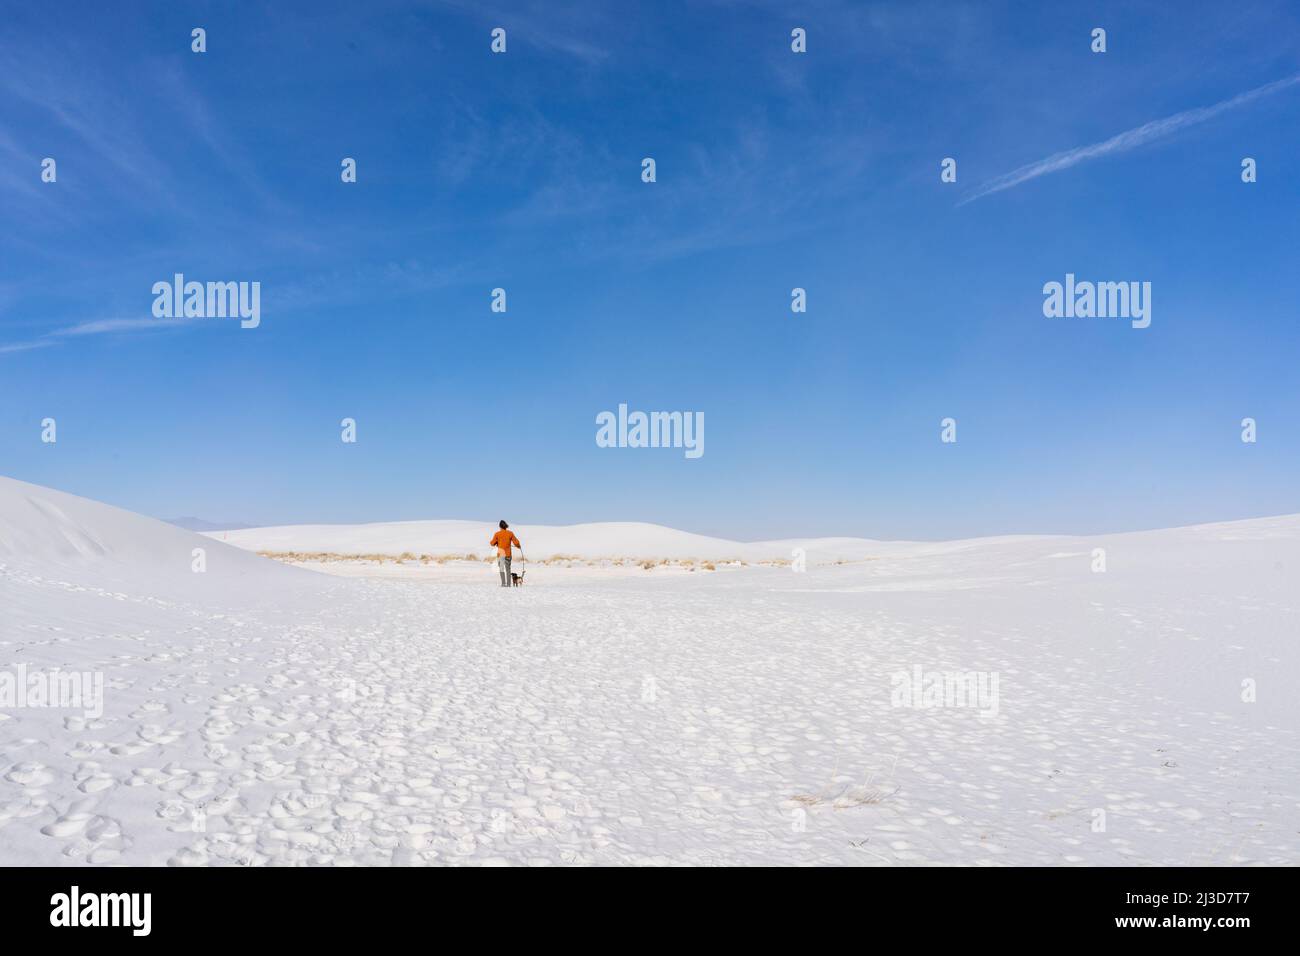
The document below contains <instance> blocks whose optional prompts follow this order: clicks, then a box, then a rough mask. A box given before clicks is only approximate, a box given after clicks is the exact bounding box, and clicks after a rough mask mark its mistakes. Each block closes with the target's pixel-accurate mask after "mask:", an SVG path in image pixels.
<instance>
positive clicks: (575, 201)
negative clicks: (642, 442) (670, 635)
mask: <svg viewBox="0 0 1300 956" xmlns="http://www.w3.org/2000/svg"><path fill="white" fill-rule="evenodd" d="M63 6H65V7H67V8H69V9H67V10H65V12H62V13H60V14H59V15H57V16H55V15H54V14H53V13H51V12H49V10H48V9H46V8H40V7H31V6H28V7H21V8H18V7H13V8H10V9H9V10H7V12H6V17H7V24H6V29H5V31H4V34H3V37H0V198H2V199H3V203H2V205H0V216H2V217H3V229H0V263H2V265H0V473H4V474H7V475H10V476H12V477H16V478H21V479H23V480H27V481H33V482H36V483H40V484H45V485H51V486H54V487H57V488H61V489H64V490H67V491H71V492H74V493H76V494H81V495H85V496H88V497H92V498H96V499H100V500H104V501H108V502H111V503H113V504H117V505H120V506H122V507H126V508H130V509H132V510H136V511H140V512H143V513H146V514H153V515H158V516H170V515H179V514H187V515H198V516H200V517H203V518H206V519H210V520H220V521H242V522H247V523H253V524H268V523H295V522H308V521H330V522H348V521H376V520H401V519H414V518H434V517H468V518H483V519H488V520H495V519H496V518H498V517H501V516H505V517H507V518H508V519H509V520H511V521H512V522H515V523H518V524H526V523H570V522H577V521H601V520H644V521H655V522H659V523H663V524H668V525H673V526H676V527H681V528H686V529H689V530H694V531H699V532H703V533H710V534H718V535H723V536H728V537H734V538H741V539H757V538H764V537H776V536H792V535H805V534H807V535H822V534H848V535H863V536H870V537H914V538H940V537H958V536H968V535H977V534H995V533H1013V532H1079V533H1087V532H1104V531H1114V530H1129V529H1138V528H1149V527H1161V526H1169V525H1175V524H1188V523H1195V522H1202V521H1212V520H1227V519H1232V518H1240V517H1250V516H1257V515H1266V514H1280V513H1291V512H1296V511H1300V484H1298V483H1297V482H1296V480H1295V478H1296V475H1297V474H1300V426H1298V425H1297V417H1298V413H1300V384H1297V383H1298V382H1300V375H1297V355H1300V331H1297V302H1300V269H1297V267H1296V250H1297V248H1300V243H1298V242H1297V240H1300V235H1298V233H1300V227H1298V226H1297V218H1298V217H1297V210H1298V209H1300V205H1298V200H1300V188H1298V187H1297V183H1296V178H1295V177H1296V175H1297V168H1296V163H1297V157H1300V123H1297V115H1298V114H1300V85H1293V86H1288V87H1285V88H1282V89H1277V90H1274V91H1272V92H1269V93H1267V94H1266V95H1260V96H1257V97H1254V98H1248V99H1246V100H1244V101H1242V102H1239V103H1237V104H1236V105H1232V106H1229V107H1226V108H1224V109H1222V110H1219V111H1217V112H1214V113H1213V115H1209V116H1208V117H1205V118H1202V119H1201V121H1199V122H1191V121H1188V122H1186V123H1183V122H1180V121H1175V122H1174V123H1172V124H1170V128H1168V129H1166V128H1163V127H1162V128H1160V129H1159V130H1158V131H1157V132H1156V133H1154V134H1153V135H1151V136H1150V137H1140V138H1141V139H1142V141H1141V142H1140V143H1138V144H1137V145H1135V146H1133V147H1132V148H1127V147H1126V148H1119V149H1114V150H1102V151H1101V155H1096V156H1087V157H1086V158H1084V159H1083V160H1082V161H1080V162H1078V163H1077V164H1074V165H1069V166H1068V168H1062V169H1060V170H1058V171H1055V172H1051V173H1049V174H1047V175H1041V176H1035V177H1031V178H1029V179H1027V180H1025V181H1024V182H1020V183H1018V184H1016V185H1013V186H1011V187H1010V188H1007V189H1003V190H1000V191H997V192H993V193H990V194H988V195H982V196H979V193H980V191H981V187H983V186H984V185H985V184H989V183H997V182H998V181H999V177H1005V176H1006V175H1007V174H1008V173H1011V172H1012V171H1013V170H1017V169H1020V168H1021V167H1025V166H1026V165H1028V164H1034V163H1037V162H1039V161H1042V160H1044V159H1046V158H1048V157H1051V156H1054V155H1056V154H1059V153H1062V152H1063V151H1068V150H1073V149H1077V148H1079V147H1086V146H1089V145H1090V144H1096V143H1102V142H1105V141H1107V140H1109V139H1110V138H1112V137H1115V136H1116V135H1117V134H1122V133H1124V132H1125V131H1129V130H1134V129H1138V128H1141V127H1142V126H1143V125H1144V124H1148V123H1151V122H1152V121H1155V120H1161V119H1164V118H1166V117H1172V116H1178V115H1180V114H1184V113H1185V112H1186V111H1189V110H1197V109H1200V108H1204V107H1209V106H1213V105H1214V104H1218V103H1223V102H1225V101H1231V100H1232V99H1233V98H1234V97H1237V96H1239V95H1240V94H1243V93H1246V92H1247V91H1251V90H1255V89H1257V88H1259V87H1262V86H1264V85H1265V84H1269V83H1273V82H1276V81H1279V80H1286V79H1288V78H1291V77H1295V76H1296V75H1297V73H1300V8H1297V7H1296V6H1295V5H1294V4H1289V3H1284V2H1277V3H1267V2H1265V3H1246V4H1240V5H1231V6H1229V5H1224V4H1210V3H1206V4H1197V3H1187V4H1179V5H1178V15H1177V16H1171V15H1170V14H1169V12H1168V11H1169V9H1170V5H1169V4H1166V3H1132V2H1124V3H1090V4H1086V5H1085V4H1071V5H1065V4H1036V3H1035V4H1030V3H1024V4H996V3H992V4H990V3H971V4H963V3H959V2H943V3H926V2H900V3H809V4H797V3H795V4H790V3H770V4H769V3H753V2H750V3H740V2H734V3H728V2H711V3H710V2H702V3H695V4H667V3H665V4H643V5H637V6H633V5H630V4H625V3H608V4H598V3H577V4H563V3H559V2H551V0H548V2H537V3H505V4H501V5H499V6H496V7H494V5H493V4H492V3H477V2H474V3H470V2H464V3H431V2H430V3H387V2H382V0H379V2H369V3H365V4H330V3H319V4H311V5H308V4H296V3H289V4H265V5H263V4H257V5H253V4H228V3H224V2H223V3H206V4H205V3H195V4H187V3H162V2H158V3H141V4H129V5H120V6H115V8H114V10H113V11H112V12H111V13H110V12H108V11H107V10H106V9H105V8H104V6H103V5H102V4H84V5H80V9H79V10H78V6H79V5H77V4H71V5H63ZM196 26H201V27H203V28H205V29H206V30H207V43H208V52H206V53H204V54H195V53H192V52H191V51H190V31H191V29H192V28H194V27H196ZM497 26H501V27H504V28H505V29H506V30H507V53H506V54H504V55H493V54H492V53H491V52H490V50H489V43H490V36H489V33H490V31H491V29H492V28H493V27H497ZM796 26H798V27H803V28H805V29H806V30H807V34H808V52H807V53H806V54H802V55H798V54H794V53H792V52H791V51H790V46H789V44H790V31H791V29H792V28H794V27H796ZM1097 26H1101V27H1104V28H1105V29H1106V30H1107V46H1108V50H1107V52H1106V53H1104V54H1094V53H1092V52H1091V51H1090V48H1089V47H1090V42H1091V41H1090V31H1091V30H1092V28H1094V27H1097ZM1192 115H1193V116H1194V115H1195V114H1192ZM47 156H49V157H54V158H55V159H56V160H57V163H58V181H57V183H53V184H47V183H42V182H41V180H40V163H41V160H42V158H44V157H47ZM345 156H347V157H354V158H356V160H357V163H358V181H357V182H356V183H355V184H344V183H342V182H341V181H340V175H339V173H340V161H341V159H342V158H343V157H345ZM646 156H652V157H654V158H655V160H656V163H657V178H658V181H657V182H655V183H653V184H646V183H643V182H641V178H640V172H641V160H642V158H643V157H646ZM1246 156H1250V157H1253V158H1255V159H1256V160H1257V162H1258V171H1259V172H1258V175H1259V181H1258V182H1257V183H1254V184H1243V183H1242V182H1241V178H1240V163H1241V160H1242V158H1243V157H1246ZM944 157H954V158H955V159H956V160H957V162H958V180H957V182H956V183H941V182H940V178H939V166H940V161H941V160H942V159H943V158H944ZM972 196H978V198H974V200H973V201H965V202H963V200H970V199H971V197H972ZM176 272H182V273H184V274H185V275H186V276H187V278H191V279H199V280H221V281H241V280H242V281H259V282H260V283H261V286H262V323H261V326H260V327H259V328H257V329H251V330H244V329H241V328H240V327H239V324H238V322H235V321H229V320H220V319H203V320H197V321H193V322H189V323H177V322H175V321H174V320H166V319H155V318H154V317H153V316H152V313H151V307H152V304H153V296H152V294H151V291H150V290H151V288H152V285H153V283H155V282H157V281H160V280H164V281H165V280H170V278H171V276H172V275H173V274H174V273H176ZM1067 272H1073V273H1075V274H1076V275H1078V276H1079V277H1080V278H1081V279H1094V280H1116V281H1118V280H1138V281H1149V282H1151V283H1152V287H1153V292H1152V324H1151V327H1150V328H1147V329H1142V330H1138V329H1133V328H1131V327H1130V326H1129V323H1128V322H1127V321H1125V320H1119V319H1099V318H1093V319H1049V318H1045V317H1044V315H1043V312H1042V303H1043V294H1042V287H1043V284H1044V283H1045V282H1048V281H1052V280H1056V281H1061V280H1063V278H1064V276H1065V274H1066V273H1067ZM498 286H500V287H504V288H505V289H506V290H507V294H508V302H509V311H508V313H507V314H505V315H499V314H493V313H492V312H491V311H490V310H489V303H490V292H491V290H492V289H493V288H494V287H498ZM796 286H799V287H803V288H806V289H807V293H808V312H807V313H806V314H802V315H797V314H793V313H791V311H790V307H789V304H790V290H791V289H792V288H793V287H796ZM620 402H624V403H627V404H628V405H629V406H630V407H631V408H633V409H643V410H647V411H649V410H659V409H662V410H687V411H699V412H703V413H704V415H705V421H706V433H705V454H704V455H703V457H701V458H699V459H696V460H687V459H686V458H685V457H684V456H683V455H682V453H681V451H680V450H671V449H606V448H598V447H597V446H596V443H595V432H596V425H595V416H596V415H597V413H599V412H601V411H603V410H606V409H611V410H612V409H615V408H617V406H618V404H619V403H620ZM949 416H951V417H953V418H955V419H956V420H957V423H958V425H957V428H958V432H957V434H958V441H957V442H956V443H955V444H943V443H941V442H940V440H939V432H940V426H939V423H940V420H941V419H943V418H944V417H949ZM1248 416H1249V417H1253V418H1255V419H1256V420H1257V422H1258V427H1259V440H1258V442H1257V443H1256V444H1253V445H1252V444H1245V443H1243V442H1242V441H1241V440H1240V424H1239V423H1240V421H1241V419H1242V418H1244V417H1248ZM46 417H53V418H55V419H56V420H57V422H58V442H57V443H56V444H54V445H49V444H43V443H42V442H41V441H40V422H41V420H42V419H44V418H46ZM345 417H352V418H354V419H356V421H357V423H358V441H357V443H356V444H352V445H348V444H344V443H343V442H341V441H340V438H339V434H340V428H339V422H340V420H341V419H343V418H345Z"/></svg>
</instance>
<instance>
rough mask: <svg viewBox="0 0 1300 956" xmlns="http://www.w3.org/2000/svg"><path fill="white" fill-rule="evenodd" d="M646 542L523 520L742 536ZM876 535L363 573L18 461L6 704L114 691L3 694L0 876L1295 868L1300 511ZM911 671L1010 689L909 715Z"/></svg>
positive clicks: (657, 545)
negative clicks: (49, 683) (228, 870)
mask: <svg viewBox="0 0 1300 956" xmlns="http://www.w3.org/2000/svg"><path fill="white" fill-rule="evenodd" d="M451 524H456V523H450V522H434V523H431V522H411V523H406V524H402V525H389V526H383V528H384V529H386V530H374V531H373V532H367V533H373V535H374V536H373V537H366V536H365V535H364V534H363V533H362V532H361V531H360V530H358V529H352V530H349V531H347V532H346V535H345V536H340V535H339V534H338V532H337V530H335V531H328V530H326V531H321V532H319V533H320V535H321V536H320V537H316V538H313V537H310V535H307V536H304V535H303V532H302V529H297V530H290V529H254V530H253V531H252V532H249V535H250V537H249V538H247V539H241V540H240V543H241V545H242V546H245V547H267V548H269V549H273V550H322V551H327V550H328V551H340V550H356V551H358V552H361V551H391V550H393V549H398V550H399V551H400V550H410V551H413V552H424V553H429V552H437V551H440V550H442V549H443V548H444V547H445V548H446V550H448V551H478V552H480V553H483V552H485V550H486V549H485V547H484V543H485V540H486V531H487V530H490V527H491V526H490V524H489V525H488V526H487V528H486V529H485V528H484V526H483V525H480V524H478V523H460V524H463V525H464V527H463V528H461V529H455V528H451V527H447V528H444V529H442V530H439V529H437V528H431V527H429V526H430V525H448V526H450V525H451ZM647 527H652V526H643V525H624V526H617V527H613V528H611V527H610V526H599V525H597V526H576V527H575V528H573V529H541V528H533V529H528V528H526V527H524V528H521V529H520V536H521V537H522V538H523V539H524V541H525V543H526V544H528V545H530V548H536V549H537V553H538V554H539V555H541V554H544V553H546V552H548V551H554V552H559V553H583V552H586V553H589V554H593V555H596V554H601V553H614V554H627V553H629V552H635V551H636V550H637V549H636V548H629V547H627V546H626V542H627V541H629V540H632V541H634V542H637V543H638V544H640V545H642V546H644V547H646V548H649V549H652V550H651V552H650V553H651V555H654V556H668V554H667V549H671V548H679V547H680V548H685V549H687V550H686V551H684V552H676V553H678V554H681V555H682V556H689V557H696V558H707V557H710V556H712V557H718V558H721V557H729V556H745V553H744V552H742V553H741V554H735V553H734V552H732V551H725V552H724V551H723V550H719V551H716V552H709V551H705V550H704V547H705V544H706V542H709V541H710V539H697V538H696V536H682V535H680V533H678V532H673V531H671V530H670V529H662V528H655V529H654V531H653V533H652V532H650V531H645V530H644V529H645V528H647ZM593 528H594V529H598V530H594V531H593V530H591V529H593ZM393 529H397V531H394V530H393ZM629 529H631V530H629ZM270 531H273V532H275V533H276V534H274V535H269V536H267V532H270ZM408 532H409V533H410V534H411V537H402V535H405V534H407V533H408ZM552 532H554V540H555V544H554V545H551V544H549V543H548V542H549V541H550V540H551V538H552ZM566 532H567V534H566ZM281 533H283V534H284V535H285V536H284V537H279V535H280V534H281ZM311 533H312V534H315V533H317V532H315V531H313V532H311ZM444 533H445V537H441V538H440V537H438V536H437V535H439V534H444ZM236 534H237V533H236V532H231V533H230V540H231V542H232V543H234V542H235V540H236ZM238 534H243V533H242V532H240V533H238ZM471 534H472V535H473V537H474V540H473V541H470V540H463V541H462V539H461V538H459V537H457V535H466V536H468V535H471ZM258 535H262V537H260V538H259V537H258ZM610 535H612V537H610ZM217 537H218V538H220V535H217ZM417 539H418V540H417ZM614 541H618V542H622V545H621V546H619V547H614V546H613V544H612V542H614ZM480 542H482V543H480ZM709 546H710V547H714V546H716V547H718V548H719V549H726V548H733V547H735V545H733V544H732V543H730V542H721V543H718V542H713V543H711V544H710V545H709ZM785 546H786V543H784V542H783V543H780V544H779V547H780V548H781V549H784V548H785ZM859 546H861V547H862V548H864V549H868V550H869V551H870V552H871V554H870V555H869V556H870V557H872V560H865V561H859V562H855V563H851V564H843V565H835V564H832V563H823V564H817V563H812V562H810V566H809V569H808V570H807V571H806V572H804V573H796V572H794V571H793V570H792V569H790V568H788V567H781V568H777V567H758V566H753V565H751V566H749V567H746V568H731V569H728V570H726V571H719V572H716V573H691V574H687V573H681V572H678V573H662V574H661V573H659V572H647V571H641V570H639V569H635V568H630V569H627V570H626V572H620V573H616V574H614V573H612V574H610V575H608V576H605V577H599V576H594V575H592V574H584V573H581V572H578V571H576V569H575V570H574V571H571V570H570V569H566V568H562V567H540V568H539V569H538V570H537V572H536V573H535V574H530V581H532V582H533V583H531V584H530V585H529V586H528V587H525V588H521V589H511V590H506V589H502V588H499V587H497V586H496V585H495V576H494V575H493V574H492V573H491V570H490V569H489V568H487V567H481V568H477V569H475V573H474V575H473V576H472V577H465V578H454V577H452V578H448V579H445V580H439V579H427V580H423V579H422V580H378V579H373V578H362V579H343V578H334V577H327V576H324V575H316V574H312V573H311V572H308V571H300V570H296V569H292V568H287V567H284V566H280V565H278V564H275V563H273V562H270V561H267V560H265V559H261V558H258V557H256V556H255V555H252V554H249V553H247V552H246V551H240V550H236V549H234V548H230V547H223V546H222V545H221V544H220V543H219V542H218V541H213V540H212V539H211V538H210V537H202V536H198V535H193V534H190V533H189V532H185V531H182V530H180V529H176V528H171V527H168V526H166V525H163V524H161V523H160V522H156V521H152V520H150V519H146V518H141V517H139V516H136V515H131V514H129V513H126V512H122V511H120V510H118V509H114V508H109V507H107V506H105V505H100V504H97V503H94V502H89V501H85V500H84V499H78V498H75V497H73V496H70V495H63V494H60V493H58V492H53V491H48V490H46V489H40V488H36V487H34V486H31V485H26V484H22V483H20V482H14V481H10V480H8V479H0V607H3V609H4V611H3V615H0V694H2V692H3V689H4V681H5V679H6V678H8V680H9V683H10V685H11V686H10V690H11V691H12V683H13V677H14V675H18V674H20V673H22V674H31V673H37V674H40V673H48V672H51V671H53V670H56V669H61V670H62V671H63V672H65V673H72V672H76V673H87V674H97V675H99V676H100V678H101V679H102V683H103V698H102V709H101V708H96V707H86V706H79V707H78V706H67V705H66V702H62V701H56V703H63V704H64V705H63V706H57V707H52V706H37V705H34V704H33V703H32V702H31V701H30V700H29V701H27V702H25V705H23V706H17V705H15V704H14V703H13V702H12V701H10V702H9V703H4V702H2V696H0V859H3V860H4V861H5V862H7V863H45V864H113V863H140V864H160V865H161V864H172V865H204V864H212V865H220V864H236V865H269V864H294V863H298V864H322V865H331V864H332V865H350V864H447V863H468V864H490V863H516V864H535V865H544V864H590V863H705V864H707V863H778V864H871V865H891V864H924V863H956V864H974V865H988V864H1093V865H1096V864H1125V865H1136V864H1174V865H1180V864H1227V865H1242V864H1258V863H1274V864H1279V863H1282V864H1285V863H1294V862H1295V860H1296V859H1297V858H1300V835H1298V834H1297V831H1296V825H1295V821H1296V818H1297V812H1298V811H1300V744H1298V742H1297V727H1300V719H1298V718H1300V704H1298V703H1297V699H1298V698H1297V695H1296V694H1295V693H1294V688H1295V686H1296V683H1297V679H1298V678H1300V666H1298V661H1300V654H1298V653H1297V649H1296V648H1297V642H1296V635H1297V633H1300V593H1298V592H1297V588H1296V586H1295V580H1296V573H1297V570H1298V569H1300V516H1288V517H1281V518H1269V519H1260V520H1256V521H1243V522H1232V523H1226V524H1218V525H1203V526H1199V527H1195V528H1182V529H1172V530H1167V531H1152V532H1143V533H1136V534H1127V535H1113V536H1107V537H1101V538H1068V537H1030V538H1025V537H1019V538H1001V539H986V540H983V541H979V540H976V541H966V542H950V543H942V544H915V545H907V544H889V545H885V544H882V543H879V542H866V543H859V542H849V543H845V542H839V543H837V544H835V545H827V546H826V547H827V548H828V550H833V548H838V547H843V548H857V547H859ZM194 547H205V548H207V549H208V550H207V567H208V570H207V572H206V573H204V574H194V573H193V572H192V571H191V570H190V567H191V563H190V562H191V558H190V554H191V551H192V549H193V548H194ZM746 547H747V546H746ZM754 547H758V546H754ZM1096 548H1103V549H1104V550H1105V557H1106V571H1105V572H1104V573H1096V572H1094V570H1093V566H1094V560H1095V559H1094V555H1093V552H1094V549H1096ZM754 554H756V555H757V554H760V552H757V551H756V552H754ZM863 554H865V552H863ZM773 556H774V557H788V553H785V554H782V553H780V552H779V551H778V552H777V553H776V554H774V555H773ZM918 669H919V670H920V671H921V672H922V675H923V676H924V675H934V674H939V675H944V674H947V675H954V674H972V675H976V677H977V678H979V677H980V675H982V677H983V678H987V680H986V690H991V689H992V687H993V685H992V683H991V681H992V679H993V678H996V680H997V684H996V688H997V692H996V695H994V696H988V695H987V694H986V695H985V696H982V697H976V698H974V699H970V698H963V699H958V698H951V699H945V698H943V697H942V696H940V697H939V698H938V699H935V700H930V701H928V703H930V704H932V705H933V706H907V704H908V703H909V702H908V701H905V700H900V698H899V696H898V691H899V688H900V679H899V677H898V675H909V676H910V675H913V674H915V673H916V671H917V670H918ZM976 686H978V682H976ZM1252 687H1253V689H1254V692H1255V695H1256V696H1255V698H1254V699H1251V694H1250V693H1245V692H1244V690H1243V688H1245V689H1247V690H1249V689H1250V688H1252ZM81 703H82V704H83V705H84V704H85V703H86V701H82V702H81ZM911 703H914V704H924V703H927V701H926V699H925V698H924V696H922V697H921V699H920V700H919V701H913V702H911ZM96 711H99V712H96Z"/></svg>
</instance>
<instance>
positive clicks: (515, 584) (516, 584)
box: [510, 571, 528, 588]
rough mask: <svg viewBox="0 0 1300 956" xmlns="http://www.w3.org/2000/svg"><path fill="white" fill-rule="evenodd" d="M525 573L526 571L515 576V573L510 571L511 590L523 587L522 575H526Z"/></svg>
mask: <svg viewBox="0 0 1300 956" xmlns="http://www.w3.org/2000/svg"><path fill="white" fill-rule="evenodd" d="M527 573H528V572H527V571H521V572H520V573H518V574H515V572H513V571H511V572H510V586H511V587H512V588H521V587H523V586H524V575H525V574H527Z"/></svg>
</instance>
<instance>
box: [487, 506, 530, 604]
mask: <svg viewBox="0 0 1300 956" xmlns="http://www.w3.org/2000/svg"><path fill="white" fill-rule="evenodd" d="M488 544H490V545H492V546H494V547H495V548H496V549H497V570H498V571H500V572H501V586H502V587H503V588H508V587H510V554H511V552H510V546H511V545H512V544H513V545H514V546H515V547H516V548H518V549H519V553H520V554H523V553H524V546H523V545H522V544H520V543H519V539H518V538H516V537H515V533H514V532H513V531H511V530H510V525H508V524H506V523H505V522H504V521H502V522H501V530H500V531H498V532H497V533H496V534H494V535H493V536H492V540H491V541H489V542H488Z"/></svg>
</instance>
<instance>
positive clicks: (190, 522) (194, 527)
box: [162, 515, 253, 531]
mask: <svg viewBox="0 0 1300 956" xmlns="http://www.w3.org/2000/svg"><path fill="white" fill-rule="evenodd" d="M162 520H163V521H165V522H167V523H168V524H174V525H175V526H176V527H178V528H184V529H185V530H186V531H243V530H245V529H246V528H251V527H253V525H251V524H237V523H236V522H233V521H204V520H203V519H202V518H195V517H192V516H189V515H186V516H185V517H181V518H163V519H162Z"/></svg>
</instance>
